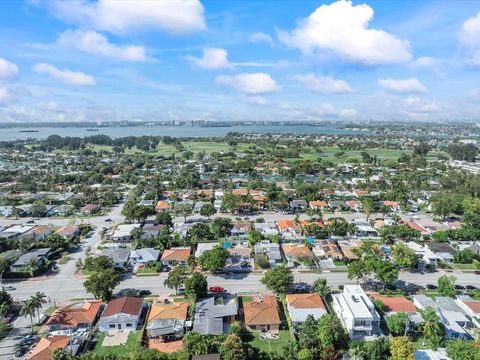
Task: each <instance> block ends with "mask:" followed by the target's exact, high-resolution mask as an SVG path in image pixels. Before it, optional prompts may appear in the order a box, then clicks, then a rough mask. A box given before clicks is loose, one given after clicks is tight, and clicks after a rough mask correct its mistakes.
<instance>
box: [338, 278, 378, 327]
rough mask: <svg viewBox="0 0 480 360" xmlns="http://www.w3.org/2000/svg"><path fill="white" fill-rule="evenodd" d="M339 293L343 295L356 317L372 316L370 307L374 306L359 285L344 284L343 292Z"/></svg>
mask: <svg viewBox="0 0 480 360" xmlns="http://www.w3.org/2000/svg"><path fill="white" fill-rule="evenodd" d="M340 295H341V296H343V298H344V300H345V303H346V304H347V306H348V307H349V308H350V311H351V312H352V313H353V314H354V315H355V317H356V318H364V319H366V318H373V315H372V313H371V312H370V309H372V308H374V307H373V303H372V301H371V300H370V299H369V297H368V296H367V294H365V291H363V289H362V287H361V286H359V285H345V287H344V288H343V293H341V294H340Z"/></svg>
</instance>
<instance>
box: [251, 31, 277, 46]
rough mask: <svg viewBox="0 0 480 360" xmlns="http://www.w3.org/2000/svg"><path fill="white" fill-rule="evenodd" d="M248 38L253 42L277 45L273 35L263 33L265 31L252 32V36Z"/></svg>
mask: <svg viewBox="0 0 480 360" xmlns="http://www.w3.org/2000/svg"><path fill="white" fill-rule="evenodd" d="M248 40H250V41H251V42H265V43H267V44H268V45H270V46H273V45H275V43H274V42H273V39H272V37H271V36H270V35H268V34H265V33H263V32H255V33H252V34H250V36H249V37H248Z"/></svg>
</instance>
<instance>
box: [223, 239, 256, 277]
mask: <svg viewBox="0 0 480 360" xmlns="http://www.w3.org/2000/svg"><path fill="white" fill-rule="evenodd" d="M227 251H228V257H227V259H226V261H225V267H224V268H223V271H226V272H228V271H250V270H252V268H253V259H252V250H251V249H250V247H248V245H242V244H237V245H235V246H231V247H229V248H228V249H227Z"/></svg>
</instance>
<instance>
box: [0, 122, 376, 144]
mask: <svg viewBox="0 0 480 360" xmlns="http://www.w3.org/2000/svg"><path fill="white" fill-rule="evenodd" d="M92 128H94V125H92ZM22 130H38V132H22ZM229 132H242V133H249V132H259V133H300V134H325V135H360V134H368V132H367V131H352V130H343V129H339V128H338V127H337V126H336V125H325V126H303V125H299V126H291V125H286V126H263V125H262V126H243V125H242V126H232V127H197V126H128V127H126V126H125V127H122V126H118V127H115V126H112V127H99V128H98V131H87V128H85V127H74V126H72V127H39V128H38V129H34V128H31V127H29V128H28V129H27V128H22V127H14V128H0V141H8V140H16V139H22V140H23V139H28V138H32V139H45V138H47V137H48V136H50V135H60V136H78V137H84V136H90V135H97V134H105V135H108V136H110V137H111V138H117V137H124V136H142V135H151V136H172V137H208V136H218V137H223V136H225V135H226V134H227V133H229Z"/></svg>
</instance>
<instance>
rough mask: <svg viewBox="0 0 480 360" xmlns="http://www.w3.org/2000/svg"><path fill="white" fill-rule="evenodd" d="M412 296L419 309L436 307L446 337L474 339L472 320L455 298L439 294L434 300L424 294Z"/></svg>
mask: <svg viewBox="0 0 480 360" xmlns="http://www.w3.org/2000/svg"><path fill="white" fill-rule="evenodd" d="M412 298H413V304H414V305H415V306H416V307H417V308H418V309H425V308H427V307H431V308H433V309H435V311H436V312H437V314H438V315H439V317H440V321H441V322H442V324H443V327H444V329H445V338H446V339H465V340H468V339H472V337H473V336H472V335H473V324H472V321H471V320H470V318H469V317H468V316H467V313H466V312H465V311H464V310H463V308H462V307H460V306H459V305H458V303H457V302H456V301H455V300H454V299H452V298H449V297H445V296H438V297H436V298H435V300H434V299H432V298H431V297H428V296H426V295H423V294H418V295H413V296H412Z"/></svg>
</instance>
